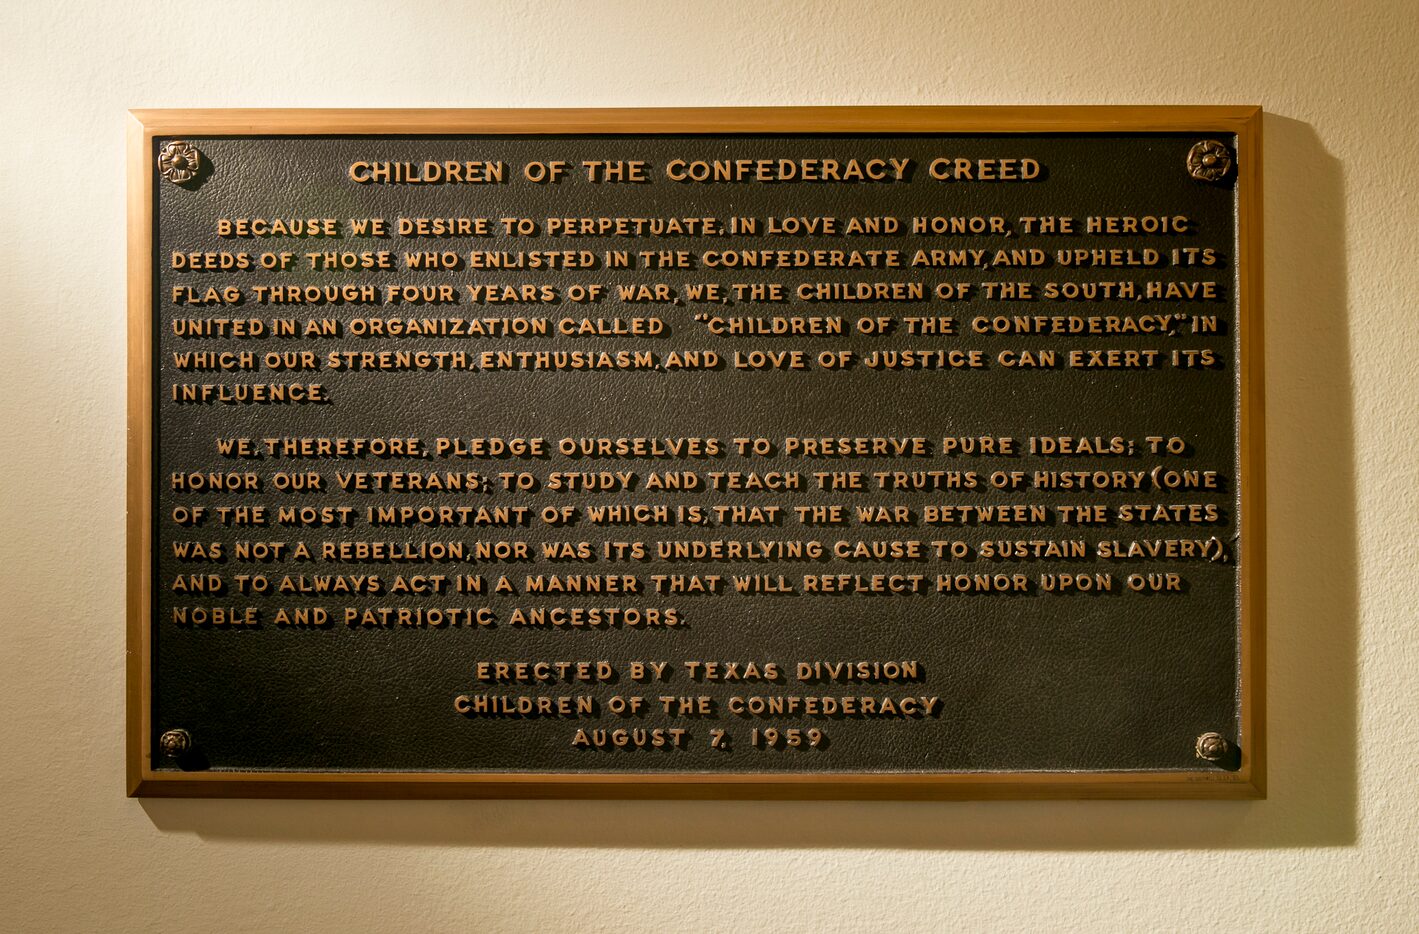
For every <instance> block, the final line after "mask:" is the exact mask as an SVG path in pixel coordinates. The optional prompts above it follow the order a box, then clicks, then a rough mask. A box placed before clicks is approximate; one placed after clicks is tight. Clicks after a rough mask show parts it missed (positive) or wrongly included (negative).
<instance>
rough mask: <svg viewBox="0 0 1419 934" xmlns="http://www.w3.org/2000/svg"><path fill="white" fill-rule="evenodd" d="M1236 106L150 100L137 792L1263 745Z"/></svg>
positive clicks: (1254, 242)
mask: <svg viewBox="0 0 1419 934" xmlns="http://www.w3.org/2000/svg"><path fill="white" fill-rule="evenodd" d="M1260 126H1261V123H1260V114H1259V112H1258V111H1257V110H1255V109H1253V108H1212V107H1201V108H882V109H874V108H850V109H835V108H811V109H782V110H780V109H767V110H758V109H749V110H647V111H631V110H628V111H143V112H139V113H135V114H134V120H133V123H132V128H131V146H130V186H131V187H130V212H131V213H130V231H129V238H130V266H129V281H130V293H129V301H130V309H131V331H130V355H131V357H130V359H131V363H130V384H129V404H130V410H129V411H130V435H129V438H130V440H129V507H130V508H129V522H130V525H129V542H130V545H129V606H128V618H129V683H130V696H129V709H128V726H129V790H130V792H131V793H133V794H143V795H230V796H247V795H263V796H267V795H290V796H296V795H306V796H309V795H330V796H337V795H338V796H490V795H536V796H561V795H608V796H609V795H615V796H634V795H666V796H671V795H680V796H690V795H694V796H716V795H719V796H729V795H736V796H759V797H769V796H783V797H794V796H798V797H808V796H812V797H851V796H897V797H1004V796H1012V797H1018V796H1080V797H1083V796H1090V797H1097V796H1159V797H1162V796H1171V797H1247V796H1256V795H1260V794H1261V793H1262V791H1263V781H1262V778H1263V769H1262V755H1263V747H1262V725H1263V723H1262V692H1261V672H1262V639H1261V634H1262V579H1261V571H1262V527H1263V526H1262V515H1261V509H1262V495H1261V481H1262V470H1261V437H1262V432H1261V372H1260V347H1261V335H1260V323H1261V316H1260V289H1261V275H1260V250H1259V243H1260V233H1261V231H1260V219H1261V215H1260V204H1259V196H1260Z"/></svg>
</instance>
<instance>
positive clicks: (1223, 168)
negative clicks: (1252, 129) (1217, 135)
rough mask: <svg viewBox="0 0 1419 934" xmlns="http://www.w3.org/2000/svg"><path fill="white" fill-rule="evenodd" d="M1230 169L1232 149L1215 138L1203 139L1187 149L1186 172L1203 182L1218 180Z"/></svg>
mask: <svg viewBox="0 0 1419 934" xmlns="http://www.w3.org/2000/svg"><path fill="white" fill-rule="evenodd" d="M1231 170H1232V151H1231V150H1230V149H1228V148H1227V147H1226V146H1224V145H1222V144H1221V143H1219V142H1217V140H1215V139H1205V140H1203V141H1202V142H1200V143H1197V144H1196V145H1194V146H1193V147H1192V148H1191V149H1189V150H1188V151H1187V174H1189V175H1191V176H1192V177H1193V178H1196V179H1199V180H1201V181H1204V182H1215V181H1220V180H1221V179H1222V177H1223V176H1224V175H1226V174H1227V173H1228V172H1230V171H1231Z"/></svg>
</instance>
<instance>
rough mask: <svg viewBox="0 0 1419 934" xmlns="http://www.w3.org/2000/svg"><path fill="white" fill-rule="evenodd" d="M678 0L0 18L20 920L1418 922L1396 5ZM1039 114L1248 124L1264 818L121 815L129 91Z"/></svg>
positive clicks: (1413, 259)
mask: <svg viewBox="0 0 1419 934" xmlns="http://www.w3.org/2000/svg"><path fill="white" fill-rule="evenodd" d="M697 6H698V7H700V8H701V9H702V10H703V12H699V11H694V10H692V9H691V5H690V4H682V3H675V2H673V0H649V2H644V3H635V2H630V0H601V2H597V3H586V4H569V3H550V2H549V3H541V4H537V3H500V4H495V3H487V4H474V3H467V4H462V5H460V4H455V3H448V2H435V0H418V2H408V3H402V4H400V3H367V2H354V0H350V2H344V3H332V4H315V3H299V2H293V0H280V2H274V3H246V2H221V3H217V2H211V3H206V2H189V3H140V4H133V5H129V4H125V3H118V2H111V0H106V2H97V0H88V2H77V3H73V4H65V5H62V6H61V5H58V4H46V3H31V4H26V3H23V2H20V0H12V2H10V3H6V4H3V11H0V51H3V55H0V87H3V92H4V93H3V94H0V100H3V102H4V103H3V112H4V118H5V119H4V122H3V125H0V152H2V153H3V158H4V170H3V174H0V193H3V220H0V360H2V361H3V363H0V390H3V398H4V402H3V406H4V408H3V411H4V413H5V416H4V424H5V428H6V430H5V433H4V442H3V445H4V446H3V450H4V461H3V473H0V502H3V505H4V513H3V516H4V518H3V525H0V559H2V560H0V586H3V593H0V626H3V629H4V641H3V643H2V644H3V649H2V650H0V653H3V654H0V658H3V660H4V661H3V668H0V705H2V706H0V750H3V752H0V930H7V931H8V930H36V931H51V930H52V931H132V930H225V931H248V930H250V931H266V930H278V929H288V930H411V931H414V930H418V931H422V930H430V929H446V930H465V931H475V930H476V931H497V930H514V929H520V928H528V929H541V930H553V931H560V930H566V931H601V930H607V931H611V930H656V929H660V930H734V931H757V930H763V931H769V930H815V931H844V932H846V931H854V932H855V931H860V930H868V929H874V928H883V929H887V928H890V929H893V930H949V929H983V928H996V929H1002V930H1032V929H1033V930H1054V929H1075V930H1133V931H1138V930H1179V929H1182V928H1184V927H1192V926H1195V925H1196V926H1200V927H1202V928H1203V929H1208V930H1220V931H1232V930H1246V931H1250V930H1268V931H1270V930H1317V931H1321V930H1326V931H1329V930H1351V929H1353V930H1366V931H1381V930H1390V931H1402V930H1413V929H1415V927H1416V926H1419V895H1416V892H1417V891H1419V883H1416V865H1415V863H1416V854H1419V800H1416V798H1419V795H1416V787H1419V784H1416V780H1415V774H1416V768H1415V758H1416V753H1419V746H1417V745H1416V730H1415V726H1416V721H1415V706H1416V702H1419V691H1416V677H1415V668H1416V665H1419V639H1416V619H1415V616H1416V614H1415V609H1414V608H1415V606H1416V603H1419V586H1416V583H1419V580H1417V579H1416V566H1419V548H1416V544H1419V535H1416V524H1417V523H1419V514H1416V513H1417V512H1419V498H1416V470H1415V468H1416V463H1417V462H1419V458H1416V454H1415V451H1416V444H1415V441H1416V431H1419V406H1417V405H1416V400H1417V399H1419V368H1416V366H1415V355H1416V353H1419V325H1417V324H1416V322H1419V310H1417V309H1416V304H1415V302H1414V293H1415V292H1416V291H1419V254H1417V253H1416V249H1415V243H1416V242H1419V194H1416V192H1419V182H1416V180H1415V176H1414V173H1415V170H1416V167H1419V151H1416V142H1419V130H1416V113H1415V110H1416V102H1417V101H1419V81H1416V75H1417V74H1419V67H1416V63H1415V61H1414V58H1415V55H1416V53H1419V35H1416V23H1419V14H1417V13H1416V10H1415V7H1414V3H1413V0H1389V2H1359V0H1331V2H1328V3H1306V2H1284V0H1263V2H1258V3H1213V4H1208V3H1199V2H1196V0H1194V2H1186V3H1184V2H1169V3H1155V4H1149V3H1143V2H1139V3H1126V2H1118V0H1115V2H1109V0H1078V2H1074V3H1046V2H1040V0H1001V2H997V3H986V2H955V3H953V2H942V3H930V2H926V0H920V2H916V3H900V4H892V3H880V4H869V3H847V2H828V0H817V2H802V3H785V4H774V3H762V2H761V3H733V2H715V3H705V4H700V5H697ZM1022 102H1028V103H1246V104H1250V103H1257V104H1261V105H1263V106H1264V107H1265V108H1266V109H1267V111H1268V112H1269V116H1268V117H1267V121H1266V147H1267V152H1266V199H1267V207H1266V225H1267V237H1266V274H1267V278H1268V302H1267V308H1266V315H1267V335H1266V354H1267V368H1268V373H1267V392H1268V395H1269V402H1270V410H1269V426H1268V429H1269V430H1268V437H1267V444H1268V448H1269V450H1268V458H1269V461H1270V474H1269V481H1268V482H1269V494H1270V509H1271V513H1270V515H1271V523H1270V532H1269V534H1270V549H1271V550H1270V562H1269V563H1270V567H1269V574H1270V578H1271V581H1272V598H1271V603H1270V622H1269V625H1270V630H1271V637H1270V642H1271V660H1270V704H1271V710H1272V718H1271V761H1272V771H1271V798H1270V800H1268V801H1265V802H1253V803H1206V804H1203V803H1181V802H1179V803H1166V802H1136V803H1107V802H1105V803H1068V802H1065V803H1014V804H999V803H997V804H985V803H980V804H939V805H930V804H927V805H921V804H894V803H885V804H757V803H740V804H718V803H698V804H679V803H644V804H636V803H594V802H593V803H564V802H552V803H521V802H513V803H499V802H492V803H458V802H450V803H395V804H389V803H360V802H353V803H302V802H244V801H209V802H182V801H147V802H140V801H132V800H127V799H125V798H124V797H123V781H122V759H123V747H122V729H121V725H122V705H123V682H122V669H123V663H122V658H123V655H122V653H123V620H122V597H123V567H122V554H123V471H124V464H123V437H124V423H123V418H124V314H125V311H124V305H123V296H124V258H123V257H124V253H123V250H124V237H123V230H124V215H123V157H124V152H123V130H124V110H125V109H126V108H128V107H139V106H167V107H175V106H208V107H211V106H237V105H246V106H251V105H257V106H282V105H298V106H350V105H362V106H390V107H402V106H544V105H572V106H575V105H697V106H708V105H724V104H887V103H892V104H917V103H921V104H926V103H930V104H954V103H979V104H995V103H1000V104H1005V103H1022ZM74 568H78V569H79V570H77V571H74V570H73V569H74ZM65 575H67V576H65Z"/></svg>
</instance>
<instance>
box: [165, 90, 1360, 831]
mask: <svg viewBox="0 0 1419 934" xmlns="http://www.w3.org/2000/svg"><path fill="white" fill-rule="evenodd" d="M1265 147H1266V156H1265V158H1266V163H1265V237H1266V241H1265V259H1264V262H1265V269H1264V272H1265V279H1266V295H1265V320H1266V354H1265V366H1266V396H1267V398H1266V419H1267V431H1266V446H1267V450H1266V463H1267V491H1266V492H1267V510H1268V517H1267V554H1268V557H1267V580H1268V594H1267V616H1268V619H1267V630H1268V631H1267V650H1268V662H1267V684H1266V692H1267V706H1268V734H1269V740H1268V744H1267V745H1268V758H1269V767H1268V788H1269V799H1268V800H1265V801H1216V802H1203V801H1019V802H1006V801H993V802H942V803H913V802H806V801H805V802H737V801H708V802H707V801H596V800H589V801H587V800H579V801H380V802H371V801H240V802H231V801H218V800H162V799H145V800H143V801H142V802H141V806H142V808H143V809H144V811H145V812H146V813H147V815H148V817H149V819H150V820H151V821H152V822H153V824H154V825H155V826H156V827H157V828H158V829H159V830H161V831H163V832H167V833H192V834H196V835H197V836H199V837H202V838H210V839H220V840H226V839H230V840H243V841H259V842H273V843H280V842H296V841H299V842H307V843H310V842H314V843H331V844H348V845H356V846H357V845H362V844H373V845H408V846H451V847H460V846H466V847H572V848H627V847H639V848H664V849H700V848H710V849H714V848H743V847H759V848H864V849H867V848H873V849H876V848H887V849H892V848H895V849H908V850H910V849H921V850H1058V851H1068V850H1101V849H1102V850H1110V849H1112V850H1175V849H1178V850H1181V849H1216V848H1223V849H1266V848H1285V847H1315V846H1348V845H1351V844H1353V843H1354V842H1355V839H1356V797H1357V791H1356V783H1357V765H1356V754H1357V749H1356V733H1357V729H1358V724H1357V722H1356V712H1357V700H1356V698H1357V672H1356V668H1357V643H1358V632H1357V628H1358V627H1357V600H1358V591H1357V584H1356V577H1357V574H1358V567H1357V558H1356V519H1355V442H1354V431H1353V413H1352V409H1353V404H1354V402H1353V399H1352V392H1351V372H1350V362H1349V361H1350V346H1349V337H1348V309H1347V305H1346V301H1347V299H1346V293H1347V289H1346V279H1345V248H1346V247H1345V244H1346V238H1345V222H1346V221H1345V188H1344V182H1345V179H1344V173H1343V166H1342V165H1341V163H1340V162H1339V161H1338V160H1336V159H1335V158H1333V157H1332V156H1330V155H1329V154H1328V153H1327V152H1326V151H1325V148H1324V146H1323V144H1322V142H1321V140H1320V138H1319V137H1318V136H1317V135H1316V132H1315V130H1314V129H1313V128H1312V127H1310V126H1309V125H1308V124H1305V123H1302V122H1300V121H1296V120H1291V119H1287V118H1285V117H1279V116H1276V115H1275V114H1267V115H1266V117H1265Z"/></svg>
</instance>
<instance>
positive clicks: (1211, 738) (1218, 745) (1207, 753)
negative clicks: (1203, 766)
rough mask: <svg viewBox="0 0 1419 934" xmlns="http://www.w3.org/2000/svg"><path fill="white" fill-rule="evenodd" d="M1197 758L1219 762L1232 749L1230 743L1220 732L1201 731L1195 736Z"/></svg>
mask: <svg viewBox="0 0 1419 934" xmlns="http://www.w3.org/2000/svg"><path fill="white" fill-rule="evenodd" d="M1196 748H1197V758H1199V759H1206V760H1207V761H1208V762H1221V761H1222V760H1223V759H1225V758H1227V755H1228V754H1229V753H1230V752H1231V751H1232V744H1231V743H1229V742H1227V740H1226V739H1225V738H1224V737H1223V736H1222V734H1221V733H1203V734H1202V735H1201V736H1199V737H1198V738H1197V747H1196Z"/></svg>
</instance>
